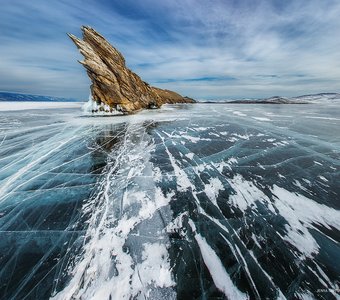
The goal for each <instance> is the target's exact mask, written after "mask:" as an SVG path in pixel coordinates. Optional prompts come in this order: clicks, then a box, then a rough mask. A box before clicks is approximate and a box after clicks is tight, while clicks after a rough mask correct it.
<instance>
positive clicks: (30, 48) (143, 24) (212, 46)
mask: <svg viewBox="0 0 340 300" xmlns="http://www.w3.org/2000/svg"><path fill="white" fill-rule="evenodd" d="M339 15H340V3H339V2H338V1H330V0H325V1H316V0H310V1H302V0H294V1H292V0H289V1H279V0H273V1H264V0H263V1H261V0H255V1H250V0H249V1H247V0H240V1H222V0H213V1H203V0H166V1H156V0H144V1H133V0H125V1H118V0H114V1H108V0H106V1H104V0H99V1H92V0H89V1H80V0H75V1H66V0H59V1H57V0H51V1H48V2H47V1H43V0H32V1H29V2H28V1H24V0H12V1H8V2H7V3H6V4H3V5H2V9H1V11H0V28H1V32H0V43H1V45H2V46H1V47H0V57H1V60H0V90H12V91H20V92H30V93H36V94H39V93H40V94H43V93H44V94H50V95H56V96H64V97H78V98H87V95H88V93H89V80H88V78H87V76H86V73H85V72H84V70H83V69H82V67H81V66H80V65H78V64H77V63H76V60H77V59H79V58H80V55H79V54H78V53H77V51H76V49H75V47H74V46H73V45H72V43H71V42H70V41H69V40H68V38H67V37H66V35H65V33H66V32H72V33H74V34H76V35H78V36H79V35H80V29H79V28H80V26H81V25H82V24H88V25H90V26H93V27H94V28H96V29H97V30H98V31H99V32H101V33H102V34H103V35H104V36H105V37H107V38H108V39H109V40H110V42H111V43H112V44H113V45H115V46H116V47H117V48H118V49H119V50H121V52H122V53H123V54H124V55H125V57H126V61H127V64H128V65H129V67H131V69H132V70H133V71H135V72H137V73H138V74H139V75H141V77H142V78H143V79H144V80H146V81H148V82H150V83H151V84H155V85H156V84H157V86H160V87H163V88H168V89H173V90H176V91H178V92H181V93H183V94H185V95H188V96H191V97H195V98H200V99H201V98H223V97H234V98H237V97H262V96H263V97H266V96H271V95H286V96H290V95H298V94H306V93H314V92H322V91H338V92H340V85H339V78H340V51H339V50H338V49H340V37H339V34H338V32H340V20H339V18H338V16H339Z"/></svg>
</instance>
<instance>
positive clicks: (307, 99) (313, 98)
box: [200, 93, 340, 104]
mask: <svg viewBox="0 0 340 300" xmlns="http://www.w3.org/2000/svg"><path fill="white" fill-rule="evenodd" d="M338 101H339V102H340V94H339V93H320V94H314V95H303V96H298V97H290V98H288V97H280V96H274V97H270V98H259V99H236V100H235V99H226V100H220V101H215V100H212V101H200V102H204V103H241V104H310V103H332V102H338Z"/></svg>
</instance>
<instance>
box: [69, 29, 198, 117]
mask: <svg viewBox="0 0 340 300" xmlns="http://www.w3.org/2000/svg"><path fill="white" fill-rule="evenodd" d="M81 29H82V32H83V39H82V40H81V39H79V38H77V37H76V36H74V35H72V34H68V35H69V37H70V38H71V39H72V41H73V42H74V43H75V44H76V46H77V47H78V49H79V51H80V53H81V54H82V55H83V56H84V60H83V61H79V62H80V63H81V64H82V65H83V66H84V67H85V68H86V71H87V74H88V76H89V77H90V79H91V81H92V84H91V95H92V99H93V101H95V102H96V104H97V106H96V107H97V109H99V110H109V111H111V112H112V111H117V112H120V113H124V114H130V113H133V112H136V111H138V110H141V109H145V108H159V107H160V106H161V105H162V104H165V103H194V102H195V100H193V99H191V98H188V97H183V96H181V95H179V94H177V93H175V92H173V91H169V90H163V89H160V88H156V87H153V86H151V85H149V84H148V83H146V82H145V81H143V80H142V79H141V78H140V77H139V76H138V75H137V74H136V73H134V72H132V71H131V70H130V69H128V68H127V66H126V64H125V59H124V57H123V55H122V54H121V53H120V52H119V51H118V50H117V49H116V48H114V47H113V46H112V45H111V44H110V43H109V42H108V41H107V40H106V39H105V38H104V37H103V36H102V35H100V34H99V33H98V32H96V31H95V30H94V29H93V28H91V27H89V26H82V28H81Z"/></svg>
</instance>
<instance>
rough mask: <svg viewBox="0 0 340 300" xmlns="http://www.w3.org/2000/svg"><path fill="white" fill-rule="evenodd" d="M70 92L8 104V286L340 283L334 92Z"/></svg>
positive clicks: (78, 294) (11, 291) (322, 288)
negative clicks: (178, 99)
mask: <svg viewBox="0 0 340 300" xmlns="http://www.w3.org/2000/svg"><path fill="white" fill-rule="evenodd" d="M40 104H41V103H39V105H40ZM72 104H75V105H77V108H76V107H75V108H73V107H69V108H66V107H65V106H63V105H64V103H60V104H59V103H58V105H61V106H60V108H59V109H57V108H53V109H52V108H47V107H45V109H44V110H42V109H39V110H34V109H32V107H31V106H30V107H27V110H21V111H0V145H1V146H0V232H1V239H0V299H48V298H52V299H63V300H64V299H176V298H178V299H192V298H199V299H211V298H217V299H224V298H227V299H285V298H286V299H314V298H316V299H336V297H338V295H337V294H339V280H340V255H339V253H340V246H339V245H340V244H339V242H340V235H339V232H340V211H339V209H340V204H339V201H338V200H339V199H340V197H339V196H340V172H339V171H340V168H339V164H340V163H339V158H340V135H339V130H338V128H339V125H340V123H339V122H340V121H339V120H340V117H339V107H338V106H337V104H327V105H322V106H321V105H317V104H312V105H306V106H303V110H304V111H303V114H302V113H301V109H302V107H301V106H297V105H284V106H282V105H281V106H280V105H251V109H249V105H238V104H229V105H228V104H214V105H212V104H196V105H165V106H164V107H163V108H162V109H161V110H157V111H143V112H141V113H139V114H136V115H132V116H116V117H105V118H104V117H98V118H93V117H86V116H84V114H83V113H82V112H81V110H80V104H78V103H72ZM287 116H289V117H287ZM311 117H313V118H311Z"/></svg>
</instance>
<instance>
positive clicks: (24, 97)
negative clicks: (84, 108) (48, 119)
mask: <svg viewBox="0 0 340 300" xmlns="http://www.w3.org/2000/svg"><path fill="white" fill-rule="evenodd" d="M0 101H32V102H81V101H79V100H77V99H73V98H60V97H51V96H42V95H30V94H20V93H10V92H0Z"/></svg>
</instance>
